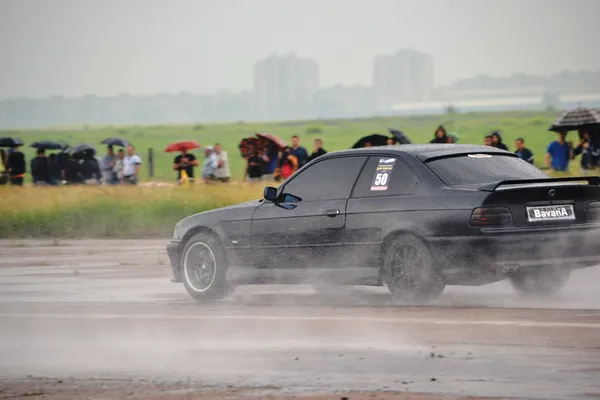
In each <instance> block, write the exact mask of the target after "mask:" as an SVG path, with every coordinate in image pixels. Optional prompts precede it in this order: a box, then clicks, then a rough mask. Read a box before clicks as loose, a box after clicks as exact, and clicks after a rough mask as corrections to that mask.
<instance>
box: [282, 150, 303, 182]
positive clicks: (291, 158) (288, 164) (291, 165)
mask: <svg viewBox="0 0 600 400" xmlns="http://www.w3.org/2000/svg"><path fill="white" fill-rule="evenodd" d="M298 168H300V162H299V161H298V158H297V157H296V156H295V155H294V153H293V152H292V149H291V148H290V147H289V146H286V147H285V148H284V149H283V150H282V151H281V152H280V155H279V170H280V171H281V175H280V176H281V178H283V179H287V178H289V177H290V176H292V175H293V174H294V172H296V171H297V170H298Z"/></svg>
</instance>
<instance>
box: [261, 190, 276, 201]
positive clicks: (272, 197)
mask: <svg viewBox="0 0 600 400" xmlns="http://www.w3.org/2000/svg"><path fill="white" fill-rule="evenodd" d="M263 197H264V198H265V200H267V201H270V202H272V203H276V202H277V188H274V187H272V186H267V187H265V191H264V192H263Z"/></svg>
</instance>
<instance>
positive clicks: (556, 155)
mask: <svg viewBox="0 0 600 400" xmlns="http://www.w3.org/2000/svg"><path fill="white" fill-rule="evenodd" d="M566 136H567V134H566V132H560V133H559V134H558V139H557V140H555V141H554V142H552V143H550V144H549V145H548V148H547V149H546V164H547V165H548V167H550V168H551V169H553V170H554V171H568V170H569V160H570V159H571V157H572V150H571V146H570V145H569V143H567V142H566V140H565V137H566Z"/></svg>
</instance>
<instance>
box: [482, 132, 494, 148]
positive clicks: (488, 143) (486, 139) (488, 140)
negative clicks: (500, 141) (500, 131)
mask: <svg viewBox="0 0 600 400" xmlns="http://www.w3.org/2000/svg"><path fill="white" fill-rule="evenodd" d="M492 144H493V143H492V135H487V136H486V137H484V138H483V145H484V146H490V147H491V146H492Z"/></svg>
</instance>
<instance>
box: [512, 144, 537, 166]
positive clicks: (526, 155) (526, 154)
mask: <svg viewBox="0 0 600 400" xmlns="http://www.w3.org/2000/svg"><path fill="white" fill-rule="evenodd" d="M515 145H516V147H517V151H515V154H516V155H518V156H519V158H520V159H521V160H524V161H527V162H528V163H529V164H532V165H533V153H532V152H531V150H529V149H528V148H527V147H525V139H523V138H518V139H517V140H516V141H515Z"/></svg>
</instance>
